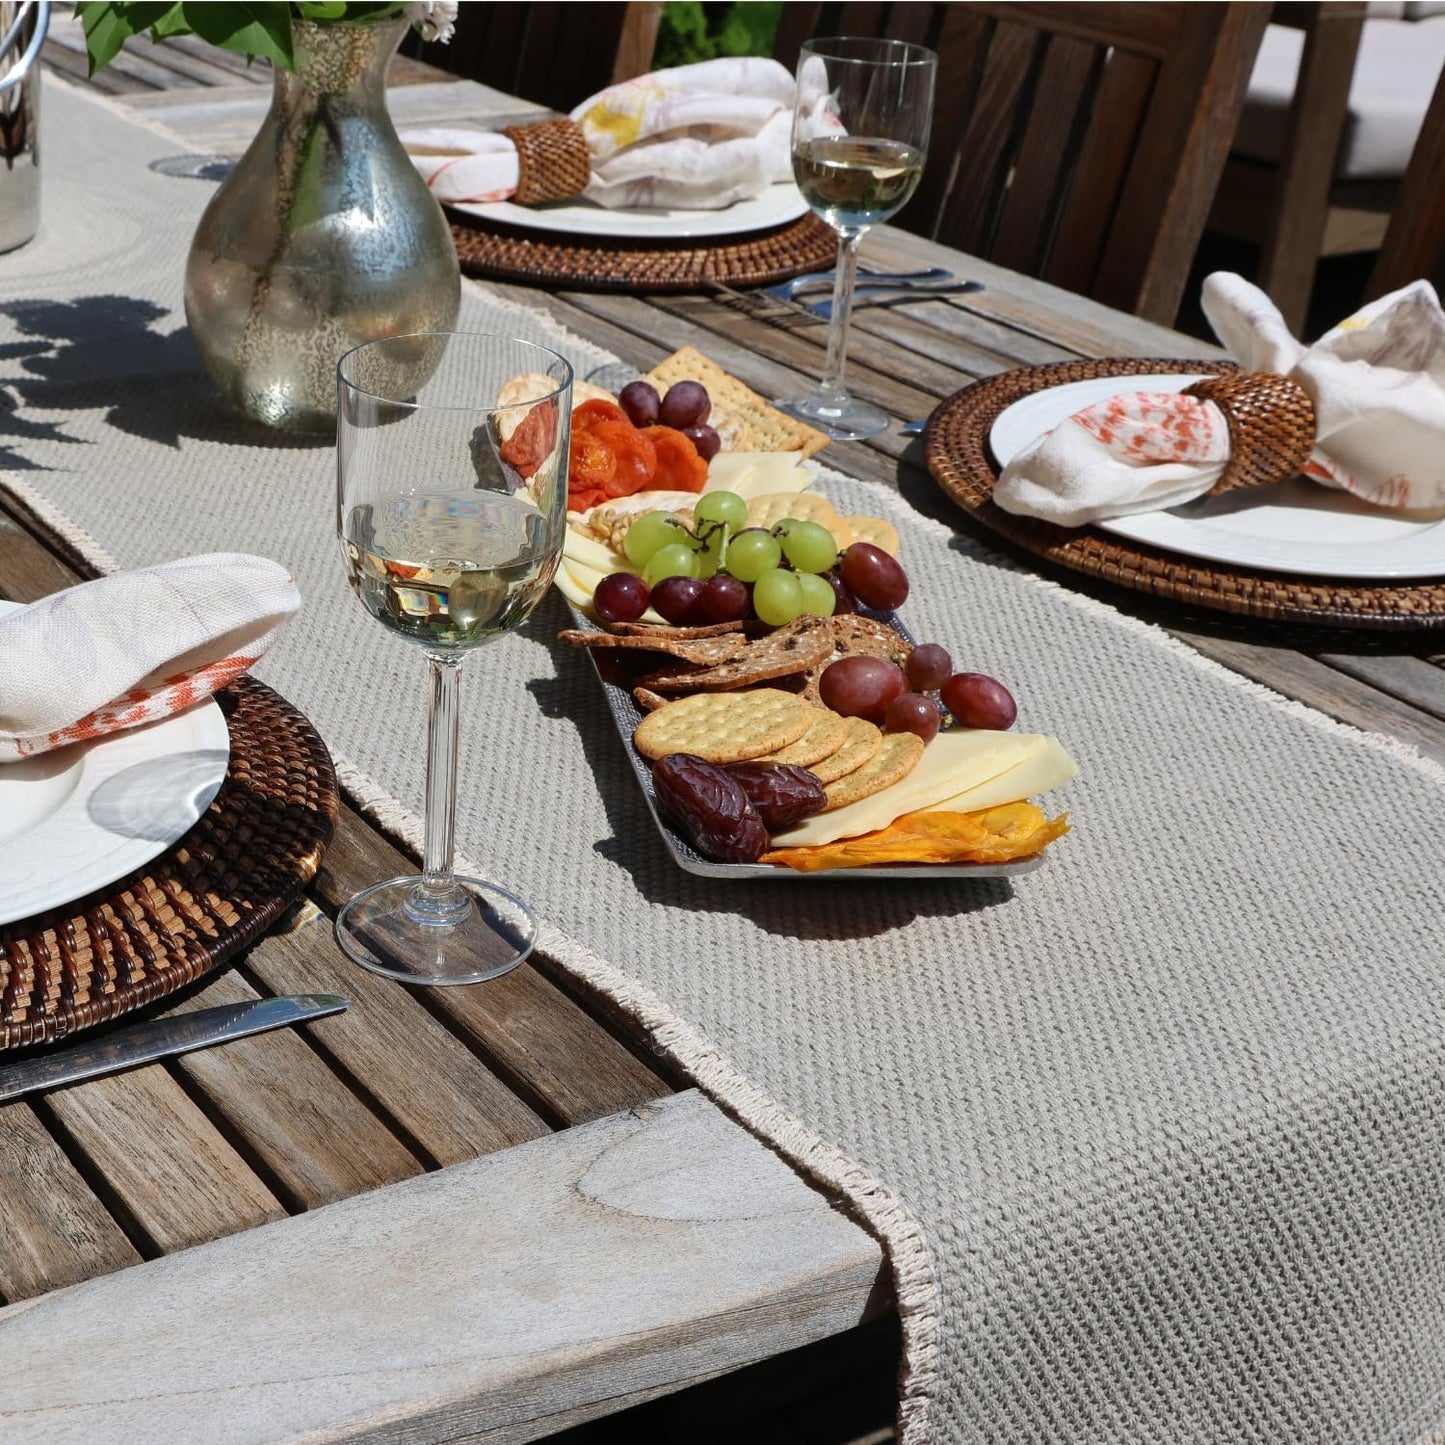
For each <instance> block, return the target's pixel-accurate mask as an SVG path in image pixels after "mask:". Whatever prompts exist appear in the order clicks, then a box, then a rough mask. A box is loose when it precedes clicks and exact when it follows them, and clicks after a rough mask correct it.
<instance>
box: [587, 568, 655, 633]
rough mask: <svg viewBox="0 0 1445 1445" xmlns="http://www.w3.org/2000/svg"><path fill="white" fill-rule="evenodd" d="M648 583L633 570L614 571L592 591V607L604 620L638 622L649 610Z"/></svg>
mask: <svg viewBox="0 0 1445 1445" xmlns="http://www.w3.org/2000/svg"><path fill="white" fill-rule="evenodd" d="M647 601H648V593H647V583H646V582H644V581H643V580H642V578H641V577H638V576H636V575H635V574H633V573H631V572H613V573H610V574H609V575H608V576H606V577H604V578H603V579H602V580H601V581H600V582H599V583H598V584H597V587H596V589H595V590H594V591H593V593H592V608H593V611H595V612H596V613H597V616H598V617H599V618H600V619H601V620H602V621H603V622H636V621H637V619H638V618H639V617H641V616H642V614H643V613H644V612H646V611H647Z"/></svg>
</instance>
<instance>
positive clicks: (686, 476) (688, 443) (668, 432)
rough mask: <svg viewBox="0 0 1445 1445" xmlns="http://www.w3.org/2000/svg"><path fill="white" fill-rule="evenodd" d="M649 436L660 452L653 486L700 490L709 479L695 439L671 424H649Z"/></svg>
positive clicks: (688, 490) (660, 489)
mask: <svg viewBox="0 0 1445 1445" xmlns="http://www.w3.org/2000/svg"><path fill="white" fill-rule="evenodd" d="M647 435H648V436H649V437H650V438H651V440H652V445H653V448H654V449H655V450H656V452H657V473H656V477H655V480H654V481H653V486H654V487H656V488H657V489H658V490H659V491H663V492H700V491H702V489H703V486H704V485H705V484H706V482H707V463H706V462H705V461H703V459H702V458H701V457H700V456H699V455H698V450H697V448H696V447H695V446H693V444H692V438H691V437H686V436H684V435H683V434H682V433H681V432H680V431H677V430H675V429H674V428H673V427H670V426H650V427H648V428H647Z"/></svg>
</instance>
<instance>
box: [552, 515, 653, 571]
mask: <svg viewBox="0 0 1445 1445" xmlns="http://www.w3.org/2000/svg"><path fill="white" fill-rule="evenodd" d="M562 551H563V553H564V554H565V555H566V556H568V557H570V558H571V559H572V560H573V561H574V562H580V563H582V565H583V566H586V567H590V568H591V569H592V570H593V571H594V572H601V573H602V574H603V575H604V576H606V574H607V573H609V572H635V571H636V570H637V569H636V568H635V567H634V566H633V565H632V563H631V562H629V561H628V560H627V558H626V557H624V556H623V555H622V554H621V553H620V552H614V551H613V550H612V548H611V547H606V546H603V544H602V543H601V542H599V541H598V540H597V539H596V538H595V537H587V536H584V535H583V534H582V533H581V532H579V531H578V530H577V529H576V528H575V527H568V528H567V531H566V534H565V536H564V538H563V542H562Z"/></svg>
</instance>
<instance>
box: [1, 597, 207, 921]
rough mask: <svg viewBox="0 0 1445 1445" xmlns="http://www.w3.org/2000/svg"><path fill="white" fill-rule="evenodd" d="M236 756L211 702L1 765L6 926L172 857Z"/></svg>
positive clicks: (8, 605) (6, 605) (5, 608)
mask: <svg viewBox="0 0 1445 1445" xmlns="http://www.w3.org/2000/svg"><path fill="white" fill-rule="evenodd" d="M13 605H14V604H13V603H8V602H0V612H8V611H10V610H11V608H12V606H13ZM230 756H231V736H230V732H229V731H228V729H227V727H226V719H225V718H224V717H223V716H222V715H221V709H220V708H219V707H217V706H216V704H215V703H214V702H213V701H212V700H211V699H209V698H207V700H206V701H205V702H203V703H197V704H196V706H195V707H193V708H189V709H187V710H186V711H185V712H183V713H178V714H177V715H176V716H175V717H170V718H165V719H163V720H161V721H160V722H154V723H149V724H148V725H146V726H145V727H138V728H129V729H127V730H126V731H124V732H118V733H111V734H110V735H108V736H107V737H104V738H99V739H97V740H96V741H95V742H90V743H76V744H73V745H72V746H71V747H68V748H60V749H58V750H57V751H55V752H52V753H41V754H40V755H39V756H38V757H33V758H25V759H23V760H22V761H20V762H17V763H0V924H3V923H13V922H15V921H16V920H17V919H21V918H29V917H31V916H32V915H34V914H36V913H40V912H43V911H44V910H45V909H47V908H54V907H56V906H57V905H59V904H62V903H69V902H70V901H71V900H73V899H76V898H80V897H83V896H84V895H85V894H87V893H90V892H91V891H93V890H94V889H96V888H103V887H104V886H105V885H106V884H107V883H114V882H115V880H116V879H117V878H123V877H124V876H125V875H126V874H127V873H129V872H131V870H132V869H135V868H139V867H141V866H142V865H143V864H146V863H149V862H150V861H151V859H152V858H155V857H158V856H159V855H160V854H161V853H164V852H165V850H166V849H167V848H169V847H170V846H171V844H172V843H174V842H175V841H176V840H177V839H178V838H180V837H181V836H182V835H183V834H184V833H185V832H186V831H187V830H188V829H189V828H190V827H191V826H192V825H193V824H194V823H195V822H196V820H197V819H198V818H199V817H200V816H201V814H202V813H204V812H205V811H206V809H207V808H208V807H209V806H210V803H211V799H212V798H214V797H215V796H216V793H217V792H218V791H219V789H220V786H221V782H222V779H224V778H225V776H226V767H227V764H228V763H229V761H230Z"/></svg>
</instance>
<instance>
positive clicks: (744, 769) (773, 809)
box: [727, 763, 828, 833]
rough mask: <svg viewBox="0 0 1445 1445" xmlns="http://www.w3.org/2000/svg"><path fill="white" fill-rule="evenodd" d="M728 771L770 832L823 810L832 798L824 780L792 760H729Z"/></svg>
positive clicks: (788, 826)
mask: <svg viewBox="0 0 1445 1445" xmlns="http://www.w3.org/2000/svg"><path fill="white" fill-rule="evenodd" d="M727 770H728V772H729V773H731V774H732V776H733V777H734V778H736V779H737V780H738V782H739V783H741V784H742V787H743V792H745V793H746V794H747V795H748V802H750V803H751V804H752V805H753V807H754V808H755V809H756V810H757V814H758V817H760V818H761V819H762V820H763V826H764V827H765V828H766V829H767V830H768V832H770V833H776V832H778V831H779V830H780V829H783V828H790V827H791V826H792V825H793V824H794V823H801V822H802V821H803V819H804V818H811V817H812V816H813V814H814V813H821V812H822V811H823V806H824V804H825V803H826V802H827V801H828V795H827V794H826V793H825V792H824V791H823V785H822V783H820V782H819V781H818V780H817V778H815V777H814V776H813V774H812V773H810V772H809V771H808V770H807V769H806V768H796V767H794V766H793V765H792V764H791V763H729V764H728V765H727Z"/></svg>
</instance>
